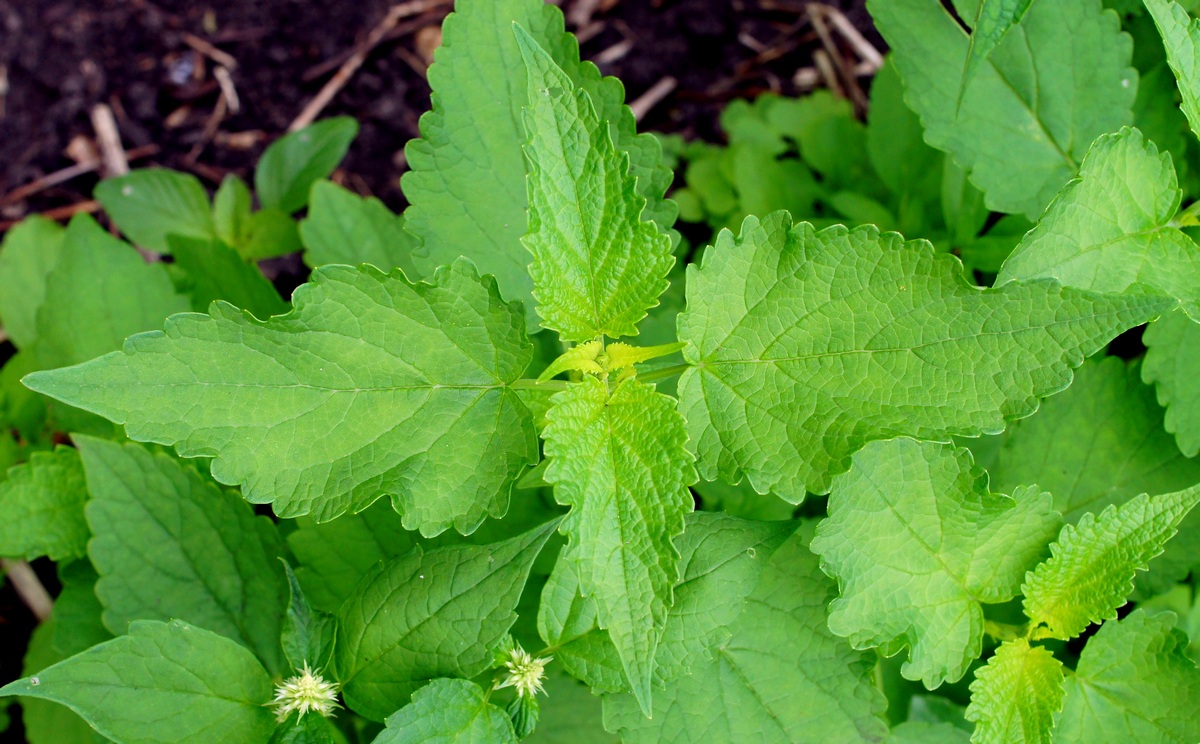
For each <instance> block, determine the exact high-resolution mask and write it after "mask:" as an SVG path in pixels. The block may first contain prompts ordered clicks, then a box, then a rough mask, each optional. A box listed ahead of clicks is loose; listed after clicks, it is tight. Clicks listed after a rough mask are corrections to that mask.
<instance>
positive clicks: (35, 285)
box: [0, 217, 66, 349]
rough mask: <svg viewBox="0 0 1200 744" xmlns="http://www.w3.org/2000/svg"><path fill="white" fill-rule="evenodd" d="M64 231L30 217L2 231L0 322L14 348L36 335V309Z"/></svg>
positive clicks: (24, 345) (59, 251)
mask: <svg viewBox="0 0 1200 744" xmlns="http://www.w3.org/2000/svg"><path fill="white" fill-rule="evenodd" d="M65 242H66V231H64V230H63V229H62V228H61V227H60V226H59V225H58V223H57V222H53V221H51V220H48V219H46V218H44V217H30V218H29V219H27V220H22V221H21V223H20V224H18V225H17V226H16V227H13V228H12V229H10V230H8V231H7V232H5V233H4V242H3V243H0V323H2V324H3V325H4V332H5V333H7V334H8V337H9V338H10V339H12V342H13V344H14V345H15V346H16V347H17V348H18V349H28V348H29V347H30V346H32V345H33V342H34V340H36V339H37V325H36V323H37V311H38V308H39V307H41V306H42V301H43V300H44V299H45V297H46V277H47V276H48V275H49V274H50V271H51V270H52V269H53V268H54V266H55V264H57V263H58V259H59V256H61V255H62V251H63V244H64V243H65Z"/></svg>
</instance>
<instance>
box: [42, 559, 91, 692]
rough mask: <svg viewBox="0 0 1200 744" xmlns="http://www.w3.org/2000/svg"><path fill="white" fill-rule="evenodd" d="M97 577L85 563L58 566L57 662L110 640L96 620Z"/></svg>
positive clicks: (55, 632)
mask: <svg viewBox="0 0 1200 744" xmlns="http://www.w3.org/2000/svg"><path fill="white" fill-rule="evenodd" d="M99 578H100V577H99V575H97V574H96V569H95V568H93V567H92V564H91V562H90V561H87V560H77V561H71V562H70V563H60V564H59V565H58V580H59V583H61V584H62V592H60V593H59V595H58V596H57V597H55V598H54V626H55V631H54V650H55V652H57V653H58V654H59V657H60V658H59V659H58V660H61V659H65V658H67V657H68V656H74V655H75V654H77V653H79V652H80V651H86V650H87V649H89V648H91V647H92V646H95V645H96V644H98V643H103V642H105V641H107V640H109V639H110V638H112V637H113V636H112V633H109V632H108V628H105V627H104V623H103V622H102V621H101V619H100V615H101V614H102V613H103V612H104V608H103V607H102V606H101V605H100V600H99V599H98V598H97V597H96V581H97V579H99ZM25 674H26V676H28V675H29V674H31V672H25Z"/></svg>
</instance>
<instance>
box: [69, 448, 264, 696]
mask: <svg viewBox="0 0 1200 744" xmlns="http://www.w3.org/2000/svg"><path fill="white" fill-rule="evenodd" d="M75 439H76V445H77V446H78V447H79V451H80V454H81V455H82V457H83V466H84V469H85V471H86V473H87V484H88V491H89V493H90V494H91V497H92V498H91V500H90V501H89V502H88V505H87V519H88V525H89V526H90V527H91V531H92V535H93V537H92V539H91V541H90V542H89V543H88V555H89V557H90V558H91V560H92V565H94V566H95V567H96V571H97V572H98V573H99V574H100V581H99V582H97V584H96V596H98V597H99V598H100V602H101V604H103V605H104V624H105V626H107V627H108V629H109V630H111V631H112V632H113V633H116V634H121V633H124V632H125V628H126V626H127V625H128V624H129V623H130V622H131V621H135V620H171V619H176V618H178V619H180V620H185V621H187V622H188V623H191V624H192V625H195V626H198V627H201V628H204V629H206V630H211V631H213V632H214V633H220V634H221V635H223V636H225V637H227V638H231V639H233V640H235V641H238V642H240V643H242V644H244V645H245V646H246V647H247V648H249V649H250V650H252V651H254V652H255V653H256V654H257V655H258V657H259V658H260V659H261V660H262V662H263V665H264V666H265V667H266V668H267V670H268V671H271V672H276V673H277V672H282V671H284V670H285V669H286V665H285V664H284V660H283V654H282V649H281V648H280V646H279V633H280V628H281V624H282V620H283V613H284V608H285V607H286V605H287V600H286V597H287V586H286V581H285V579H284V575H283V569H282V568H281V566H280V565H279V561H278V557H279V556H280V555H281V554H282V552H283V541H282V540H280V539H279V535H278V533H277V532H276V531H275V526H274V525H273V524H272V523H271V522H270V521H269V520H267V519H265V518H263V517H256V516H254V512H253V510H252V509H251V508H250V507H249V506H248V505H247V504H246V503H245V502H244V501H242V499H240V498H238V497H237V495H236V494H234V493H230V492H227V491H223V490H221V489H220V488H218V487H217V486H216V485H214V484H213V483H212V482H210V481H208V480H206V479H205V478H204V477H203V476H201V475H200V474H199V473H197V472H196V471H195V470H193V469H192V468H191V467H188V466H187V465H184V464H183V463H181V462H179V461H178V460H176V459H174V458H172V457H171V456H169V455H167V454H165V453H157V454H154V453H151V452H150V451H148V450H147V449H146V448H145V447H142V446H141V445H137V444H125V445H121V444H116V443H113V442H107V441H104V440H101V439H93V438H91V437H82V436H78V435H77V436H76V437H75Z"/></svg>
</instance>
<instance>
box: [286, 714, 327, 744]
mask: <svg viewBox="0 0 1200 744" xmlns="http://www.w3.org/2000/svg"><path fill="white" fill-rule="evenodd" d="M269 744H346V737H345V736H344V735H343V734H342V732H340V731H338V730H337V728H336V727H335V726H334V725H333V723H331V722H330V720H329V719H328V718H325V717H324V716H313V715H304V716H292V717H290V718H288V719H287V720H286V721H284V722H283V723H281V724H279V726H277V727H276V729H275V733H274V734H272V735H271V741H270V742H269Z"/></svg>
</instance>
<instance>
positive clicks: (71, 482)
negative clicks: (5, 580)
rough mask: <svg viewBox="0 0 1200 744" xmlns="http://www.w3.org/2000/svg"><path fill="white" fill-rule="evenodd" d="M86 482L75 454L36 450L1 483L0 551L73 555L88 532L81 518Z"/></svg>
mask: <svg viewBox="0 0 1200 744" xmlns="http://www.w3.org/2000/svg"><path fill="white" fill-rule="evenodd" d="M87 496H88V494H87V486H86V485H85V484H84V480H83V466H82V465H81V464H80V462H79V453H77V452H76V451H75V450H73V449H70V448H68V447H58V448H56V449H55V450H54V451H53V452H35V453H33V454H32V455H31V456H30V458H29V462H26V463H24V464H22V465H17V466H16V467H14V468H11V469H10V470H9V471H8V477H7V478H5V479H4V481H3V482H0V515H3V517H2V518H0V556H4V557H6V558H24V559H26V560H33V559H34V558H40V557H41V556H48V557H49V558H50V559H51V560H55V561H61V560H63V559H66V558H78V557H79V556H82V555H84V553H85V552H86V551H87V541H88V538H89V537H91V532H89V531H88V526H87V521H86V520H84V517H83V505H84V503H85V502H86V501H87Z"/></svg>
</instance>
